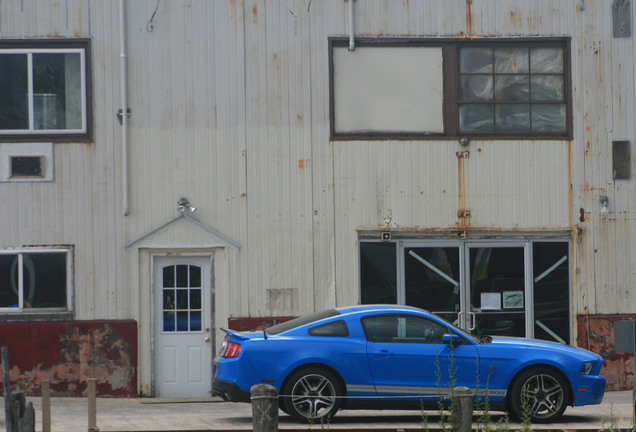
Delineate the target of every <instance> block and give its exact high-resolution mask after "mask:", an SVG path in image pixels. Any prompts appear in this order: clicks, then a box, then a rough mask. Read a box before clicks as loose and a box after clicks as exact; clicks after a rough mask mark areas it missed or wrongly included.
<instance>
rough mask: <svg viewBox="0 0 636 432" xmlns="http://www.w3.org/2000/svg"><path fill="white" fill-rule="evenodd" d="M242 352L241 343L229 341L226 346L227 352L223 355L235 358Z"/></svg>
mask: <svg viewBox="0 0 636 432" xmlns="http://www.w3.org/2000/svg"><path fill="white" fill-rule="evenodd" d="M240 353H241V345H240V344H237V343H236V342H228V343H227V346H226V347H225V352H224V353H223V357H225V358H235V357H238V356H239V354H240Z"/></svg>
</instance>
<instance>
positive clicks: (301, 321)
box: [267, 309, 340, 334]
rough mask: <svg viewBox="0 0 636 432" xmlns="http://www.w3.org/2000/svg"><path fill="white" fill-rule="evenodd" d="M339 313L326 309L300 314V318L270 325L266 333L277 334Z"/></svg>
mask: <svg viewBox="0 0 636 432" xmlns="http://www.w3.org/2000/svg"><path fill="white" fill-rule="evenodd" d="M336 315H340V312H338V311H337V310H335V309H327V310H324V311H320V312H316V313H313V314H310V315H306V316H302V317H300V318H296V319H293V320H290V321H286V322H284V323H280V324H277V325H275V326H271V327H270V328H268V329H267V333H269V334H279V333H282V332H284V331H287V330H291V329H295V328H297V327H300V326H302V325H305V324H309V323H312V322H315V321H320V320H322V319H325V318H330V317H332V316H336Z"/></svg>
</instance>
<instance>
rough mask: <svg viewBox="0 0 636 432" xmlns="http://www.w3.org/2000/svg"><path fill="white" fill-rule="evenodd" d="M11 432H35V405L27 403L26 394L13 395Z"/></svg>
mask: <svg viewBox="0 0 636 432" xmlns="http://www.w3.org/2000/svg"><path fill="white" fill-rule="evenodd" d="M10 428H11V432H35V410H34V409H33V403H31V402H29V403H28V404H27V403H26V397H25V396H24V392H15V393H12V394H11V425H10Z"/></svg>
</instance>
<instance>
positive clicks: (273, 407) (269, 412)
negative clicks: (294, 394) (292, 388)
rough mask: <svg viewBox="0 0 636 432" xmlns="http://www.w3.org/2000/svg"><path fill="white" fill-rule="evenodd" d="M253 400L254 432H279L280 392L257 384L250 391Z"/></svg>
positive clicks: (272, 387) (271, 387)
mask: <svg viewBox="0 0 636 432" xmlns="http://www.w3.org/2000/svg"><path fill="white" fill-rule="evenodd" d="M250 394H251V400H252V427H253V431H254V432H277V431H278V391H277V390H276V387H274V386H271V385H267V384H256V385H254V386H252V388H251V389H250Z"/></svg>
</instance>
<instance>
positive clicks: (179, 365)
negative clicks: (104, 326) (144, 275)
mask: <svg viewBox="0 0 636 432" xmlns="http://www.w3.org/2000/svg"><path fill="white" fill-rule="evenodd" d="M153 280H154V282H153V283H154V299H155V305H154V311H155V313H154V316H155V322H154V327H155V331H154V335H155V343H154V347H155V348H154V356H155V395H156V397H204V396H209V395H210V390H211V389H212V344H211V341H210V338H211V334H212V333H211V332H210V325H211V324H210V323H211V316H210V315H211V306H210V305H211V303H210V259H209V258H204V257H190V258H187V257H179V258H174V257H156V258H155V260H154V279H153Z"/></svg>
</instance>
